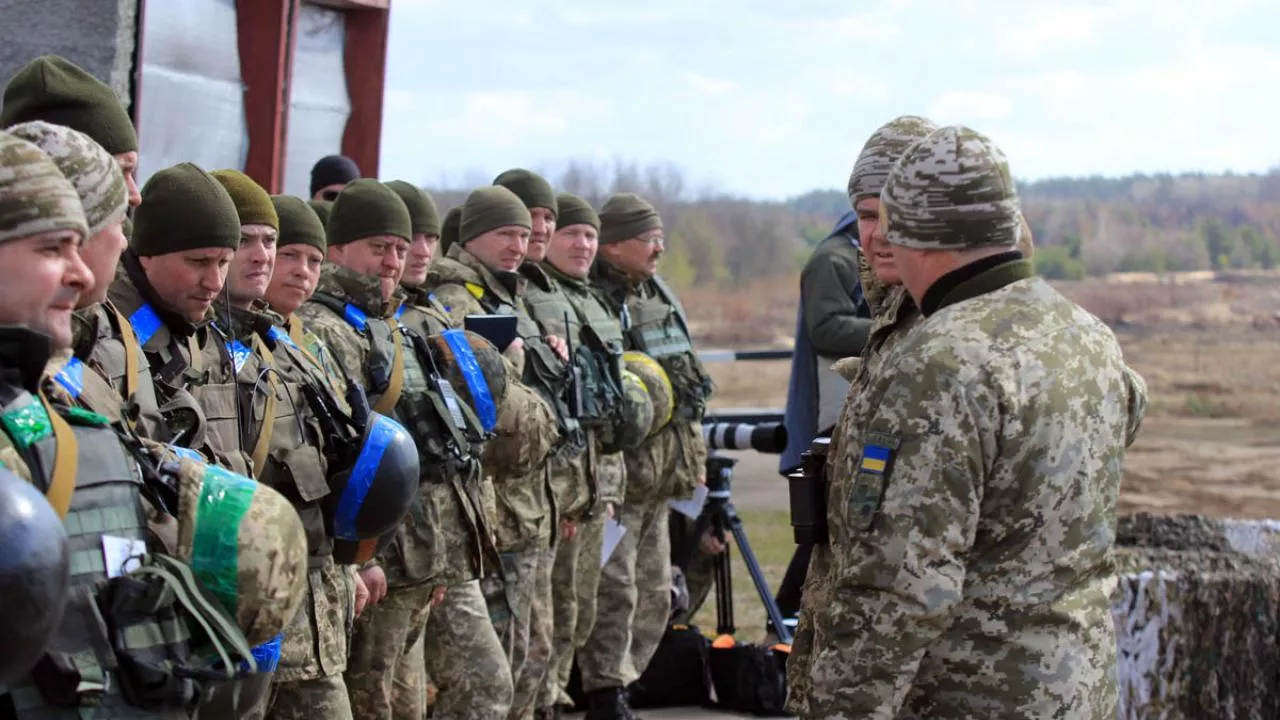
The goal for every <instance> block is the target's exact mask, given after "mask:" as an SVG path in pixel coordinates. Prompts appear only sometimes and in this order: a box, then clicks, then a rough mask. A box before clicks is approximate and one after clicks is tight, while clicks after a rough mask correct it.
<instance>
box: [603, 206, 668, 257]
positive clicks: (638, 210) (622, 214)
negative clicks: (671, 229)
mask: <svg viewBox="0 0 1280 720" xmlns="http://www.w3.org/2000/svg"><path fill="white" fill-rule="evenodd" d="M661 227H662V218H660V217H658V211H657V210H655V209H654V207H653V206H652V205H650V204H649V202H648V201H647V200H645V199H644V198H642V197H640V196H639V195H636V194H635V193H617V194H615V195H614V196H613V197H611V198H609V199H608V200H606V201H605V202H604V207H601V208H600V244H601V245H610V244H613V243H620V242H622V241H624V240H630V239H631V238H633V237H639V236H640V235H643V234H644V233H646V232H648V231H650V230H653V229H654V228H661Z"/></svg>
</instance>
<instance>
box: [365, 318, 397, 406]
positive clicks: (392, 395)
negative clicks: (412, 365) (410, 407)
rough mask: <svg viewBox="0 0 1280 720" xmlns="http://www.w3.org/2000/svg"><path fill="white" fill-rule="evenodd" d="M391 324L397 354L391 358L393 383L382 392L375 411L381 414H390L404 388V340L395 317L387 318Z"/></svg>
mask: <svg viewBox="0 0 1280 720" xmlns="http://www.w3.org/2000/svg"><path fill="white" fill-rule="evenodd" d="M387 324H388V325H390V326H391V344H392V345H393V346H394V347H395V355H394V356H393V357H392V359H391V384H389V385H387V391H386V392H384V393H382V397H380V398H378V402H377V403H375V404H374V406H373V411H374V412H376V413H378V414H379V415H390V414H391V411H392V410H393V409H394V408H395V406H396V403H398V402H400V393H401V392H402V391H403V390H404V342H403V341H402V340H401V338H400V323H398V322H396V321H395V320H394V319H390V320H387Z"/></svg>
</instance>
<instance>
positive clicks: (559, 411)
mask: <svg viewBox="0 0 1280 720" xmlns="http://www.w3.org/2000/svg"><path fill="white" fill-rule="evenodd" d="M524 381H525V383H526V384H527V385H528V386H529V387H531V388H533V389H534V390H535V391H536V392H537V393H538V394H539V395H541V396H542V397H543V398H544V399H545V400H546V401H547V403H548V404H550V405H551V408H552V409H553V410H555V416H556V429H558V430H559V431H560V443H559V444H558V445H557V446H556V447H555V449H554V450H553V451H552V452H553V453H555V454H558V455H560V456H562V457H575V456H577V455H580V454H581V453H582V451H583V450H585V449H586V447H587V436H586V433H585V432H583V424H582V422H580V420H579V418H578V417H576V415H577V413H576V408H571V407H570V405H569V403H570V400H571V398H570V392H571V391H573V390H574V388H573V387H572V386H573V374H572V366H569V365H566V364H565V362H564V361H563V360H561V359H560V356H558V355H556V353H555V351H554V350H552V349H551V347H550V346H549V345H546V344H545V343H541V342H538V343H529V344H527V345H525V363H524Z"/></svg>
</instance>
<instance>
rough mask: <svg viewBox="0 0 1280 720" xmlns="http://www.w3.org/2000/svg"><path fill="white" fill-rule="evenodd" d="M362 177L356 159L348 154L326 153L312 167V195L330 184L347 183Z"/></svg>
mask: <svg viewBox="0 0 1280 720" xmlns="http://www.w3.org/2000/svg"><path fill="white" fill-rule="evenodd" d="M358 179H360V168H359V166H357V165H356V161H355V160H352V159H351V158H349V157H347V156H346V155H325V156H324V157H322V158H320V159H319V160H317V161H316V164H315V165H314V166H312V168H311V195H312V197H315V194H316V193H317V192H319V191H320V188H325V187H329V186H330V185H346V184H347V183H349V182H351V181H352V180H358Z"/></svg>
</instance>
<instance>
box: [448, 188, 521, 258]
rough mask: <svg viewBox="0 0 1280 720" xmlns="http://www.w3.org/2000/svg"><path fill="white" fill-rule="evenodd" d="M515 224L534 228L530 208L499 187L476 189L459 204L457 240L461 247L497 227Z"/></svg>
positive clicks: (511, 193)
mask: <svg viewBox="0 0 1280 720" xmlns="http://www.w3.org/2000/svg"><path fill="white" fill-rule="evenodd" d="M508 225H516V226H519V227H522V228H525V229H532V228H533V218H532V217H530V216H529V208H527V207H525V204H524V203H523V202H521V201H520V198H519V197H518V196H517V195H516V194H515V193H513V192H511V191H510V190H508V189H506V188H505V187H503V186H501V185H490V186H488V187H482V188H476V189H475V190H472V191H471V194H470V195H468V196H467V201H466V202H464V203H462V218H461V219H460V220H459V221H458V241H459V242H461V243H462V244H463V245H466V244H467V243H469V242H471V241H472V240H474V239H476V238H478V237H480V236H481V235H483V234H485V233H487V232H489V231H490V230H497V229H498V228H500V227H507V226H508Z"/></svg>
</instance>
